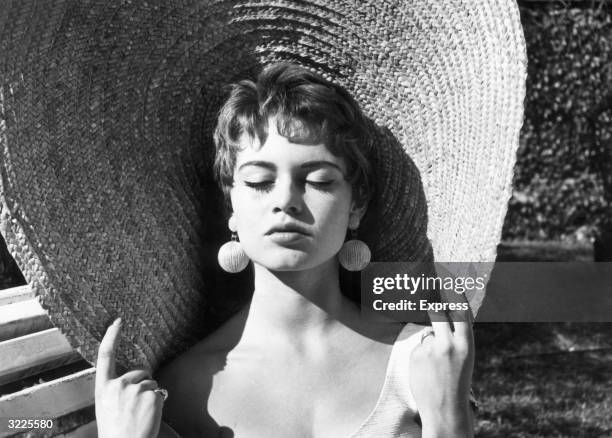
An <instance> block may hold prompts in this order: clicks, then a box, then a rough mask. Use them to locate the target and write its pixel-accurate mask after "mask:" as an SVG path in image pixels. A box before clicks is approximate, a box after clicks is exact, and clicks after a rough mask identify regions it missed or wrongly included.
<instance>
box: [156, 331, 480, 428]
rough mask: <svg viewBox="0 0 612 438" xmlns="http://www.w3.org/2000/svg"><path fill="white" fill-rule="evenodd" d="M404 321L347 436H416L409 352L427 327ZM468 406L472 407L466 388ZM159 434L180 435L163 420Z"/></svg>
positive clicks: (474, 404)
mask: <svg viewBox="0 0 612 438" xmlns="http://www.w3.org/2000/svg"><path fill="white" fill-rule="evenodd" d="M408 327H409V326H408V325H406V326H405V327H404V328H403V329H402V330H401V331H400V333H399V335H398V337H397V339H396V341H395V343H394V344H393V348H392V349H391V355H390V356H389V362H388V364H387V371H386V374H385V381H384V383H383V387H382V389H381V391H380V395H379V396H378V400H377V402H376V405H375V406H374V409H373V410H372V412H371V413H370V415H368V417H367V418H366V420H365V421H364V422H363V423H362V424H361V426H360V427H359V429H358V430H357V432H355V433H354V434H352V435H351V436H350V438H374V437H375V438H420V437H421V427H420V426H419V424H417V422H416V419H417V408H416V402H415V400H414V397H413V396H412V392H411V391H410V382H409V380H408V379H409V376H410V354H411V353H412V349H413V348H415V347H416V346H417V345H418V344H419V342H421V336H422V334H423V333H424V332H425V331H428V330H431V327H429V326H425V327H423V329H422V330H419V331H418V332H415V333H413V334H412V335H410V334H409V330H406V329H407V328H408ZM470 401H471V403H472V406H473V407H474V408H475V407H476V402H475V400H474V397H473V394H472V393H471V392H470ZM162 431H163V432H164V433H163V434H160V436H164V437H168V438H171V437H172V438H174V437H178V438H180V436H179V435H178V434H177V433H176V432H175V431H174V430H172V428H171V427H170V426H168V425H166V424H162Z"/></svg>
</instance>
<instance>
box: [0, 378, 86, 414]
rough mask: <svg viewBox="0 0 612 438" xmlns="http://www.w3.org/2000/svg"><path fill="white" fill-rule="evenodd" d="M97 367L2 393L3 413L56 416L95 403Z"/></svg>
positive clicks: (1, 409)
mask: <svg viewBox="0 0 612 438" xmlns="http://www.w3.org/2000/svg"><path fill="white" fill-rule="evenodd" d="M95 373H96V370H95V368H89V369H87V370H83V371H79V372H78V373H74V374H71V375H70V376H66V377H62V378H61V379H57V380H52V381H50V382H46V383H41V384H39V385H36V386H33V387H31V388H26V389H24V390H21V391H19V392H15V393H13V394H8V395H5V396H3V397H0V417H8V418H57V417H61V416H62V415H66V414H68V413H70V412H74V411H77V410H79V409H83V408H86V407H88V406H91V405H93V404H94V378H95Z"/></svg>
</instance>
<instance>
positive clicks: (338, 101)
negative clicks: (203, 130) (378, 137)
mask: <svg viewBox="0 0 612 438" xmlns="http://www.w3.org/2000/svg"><path fill="white" fill-rule="evenodd" d="M271 119H275V120H276V127H277V130H278V133H279V134H280V135H282V136H284V137H286V138H287V139H288V140H289V141H292V142H299V143H303V144H318V143H323V144H325V146H326V147H327V148H328V149H329V150H330V152H331V153H332V154H334V155H335V156H337V157H342V158H344V160H345V162H346V166H347V180H348V182H349V183H350V184H351V186H352V188H353V199H355V201H356V202H357V203H358V204H359V205H365V203H367V201H368V200H369V199H370V197H371V195H372V192H373V190H374V187H373V178H372V168H371V166H370V163H369V160H368V155H369V153H370V150H371V140H370V137H369V135H368V133H367V129H366V126H367V120H366V118H365V117H364V115H363V113H362V112H361V109H360V108H359V105H358V104H357V102H356V101H355V100H354V99H353V98H352V97H351V95H350V94H349V93H348V92H347V91H346V90H344V89H343V88H342V87H340V86H338V85H336V84H333V83H332V82H330V81H328V80H326V79H325V78H323V77H322V76H319V75H318V74H316V73H313V72H311V71H310V70H307V69H306V68H303V67H300V66H298V65H294V64H289V63H278V64H272V65H270V66H268V67H266V68H265V69H264V70H263V71H262V72H261V73H260V74H259V75H258V76H257V79H256V80H255V81H251V80H242V81H240V82H238V83H235V84H232V85H231V88H230V93H229V97H228V98H227V101H226V102H225V104H224V105H223V107H222V108H221V110H220V112H219V118H218V121H217V126H216V128H215V132H214V137H213V138H214V142H215V147H216V156H215V163H214V170H215V176H216V178H217V181H218V183H219V185H220V186H221V189H222V190H223V193H224V195H225V198H226V201H227V203H228V204H229V191H230V189H231V187H232V185H233V182H234V167H235V164H236V153H237V151H238V150H240V139H241V137H242V136H243V135H248V136H249V137H251V138H252V139H258V140H259V144H260V145H261V144H264V143H265V141H266V138H267V135H268V132H267V131H268V121H269V120H271Z"/></svg>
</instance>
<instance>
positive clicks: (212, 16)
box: [0, 0, 526, 369]
mask: <svg viewBox="0 0 612 438" xmlns="http://www.w3.org/2000/svg"><path fill="white" fill-rule="evenodd" d="M275 61H289V62H294V63H297V64H300V65H303V66H305V67H307V68H309V69H313V70H315V71H317V72H319V73H321V74H322V75H324V76H325V77H326V78H328V79H331V80H333V81H334V82H336V83H338V84H340V85H342V86H344V87H345V88H346V89H347V90H348V91H349V92H351V93H352V94H353V96H355V98H356V99H357V100H358V102H359V103H360V105H361V106H362V109H363V111H364V113H365V115H366V116H367V117H368V118H369V120H370V121H371V122H372V135H373V136H374V138H375V142H376V148H375V153H374V156H373V157H372V161H373V164H374V167H375V171H376V178H377V181H376V183H377V186H378V189H377V194H376V198H375V199H374V201H373V203H372V205H371V206H370V209H369V212H368V215H369V217H370V224H373V226H372V225H371V226H370V228H371V230H370V232H369V234H368V235H367V239H366V240H367V243H368V244H369V245H370V247H371V249H372V253H373V260H375V261H376V260H378V261H418V260H430V259H431V257H432V251H431V248H433V255H434V256H435V259H436V260H441V261H476V262H477V261H492V260H494V259H495V254H496V245H497V243H498V241H499V238H500V234H501V227H502V223H503V219H504V216H505V212H506V204H507V201H508V198H509V197H510V194H511V180H512V168H513V165H514V162H515V154H516V149H517V146H518V135H519V129H520V126H521V123H522V114H523V109H522V104H523V97H524V82H525V75H526V56H525V47H524V41H523V35H522V30H521V26H520V20H519V12H518V7H517V5H516V4H515V2H514V1H511V0H481V1H475V0H428V1H400V0H385V1H383V0H370V1H363V0H325V1H322V0H291V1H288V0H274V1H268V0H261V1H227V0H225V1H213V0H209V1H205V0H195V1H184V2H169V1H168V2H155V1H154V2H145V1H138V0H126V1H108V0H100V1H97V0H91V1H78V2H75V1H53V2H37V1H33V0H26V1H9V2H5V3H4V4H3V5H2V10H1V11H0V146H1V153H2V156H1V166H0V172H1V189H2V191H1V214H0V228H1V231H2V234H3V236H4V238H5V240H6V242H7V245H8V248H9V250H10V252H11V253H12V255H13V256H14V257H15V260H16V262H17V264H18V265H19V267H20V268H21V270H22V271H23V273H24V275H25V277H26V279H27V281H28V282H29V283H30V284H31V285H32V287H33V289H34V290H35V292H36V294H37V295H38V296H39V297H40V300H41V303H42V304H43V306H44V307H45V309H47V311H48V312H49V315H50V317H51V319H52V321H53V322H54V324H56V325H57V326H58V327H59V328H60V329H61V330H62V332H63V333H65V335H66V336H67V337H68V339H69V340H70V341H71V343H72V344H73V345H74V346H75V347H77V348H78V349H79V351H80V352H81V353H82V354H83V356H84V357H85V358H86V359H88V360H90V361H93V360H94V359H95V356H96V353H97V348H98V343H99V340H100V339H101V338H102V336H103V334H104V331H105V329H106V327H107V326H108V324H109V323H110V322H111V321H112V320H113V319H114V318H116V317H117V316H122V317H123V321H124V324H123V327H124V329H123V338H122V341H121V343H120V348H119V356H118V359H119V361H120V362H121V363H122V364H123V365H125V366H136V365H139V366H145V367H148V368H152V369H155V368H156V367H158V366H159V365H160V363H161V362H163V361H165V360H167V359H169V358H171V357H173V356H174V355H176V354H177V353H179V352H180V351H182V350H184V349H186V348H188V347H189V346H190V345H192V344H193V342H195V340H197V339H198V337H200V336H202V335H203V334H205V333H207V331H208V330H211V329H212V328H213V327H214V325H215V324H217V323H218V322H219V321H217V320H216V319H215V318H217V317H219V315H225V314H226V313H227V312H229V311H230V310H231V309H230V310H228V308H229V307H231V306H229V305H228V304H227V303H233V302H236V303H237V302H239V301H240V300H239V299H238V298H235V297H236V296H240V293H239V291H237V290H235V289H237V288H238V286H236V285H237V284H238V282H233V280H231V279H228V278H227V277H224V276H223V274H222V273H221V272H220V270H219V269H218V267H217V266H216V263H215V259H216V252H217V250H218V247H219V246H220V245H221V243H222V242H223V241H226V240H228V238H229V231H228V230H227V228H226V218H225V217H224V216H223V213H222V211H221V209H220V205H221V204H222V202H220V192H219V190H218V189H217V187H216V185H215V183H214V181H213V178H212V172H211V167H210V165H211V162H212V158H213V157H212V152H213V149H214V148H213V144H212V137H211V133H212V130H213V127H214V125H215V122H216V116H217V111H218V110H219V108H220V105H221V104H222V102H223V99H224V98H225V97H226V95H227V89H226V87H225V86H226V85H227V84H229V83H231V82H235V81H237V80H241V79H244V78H253V77H254V76H255V75H256V74H257V72H259V71H260V70H261V69H262V67H263V66H265V65H267V64H269V63H271V62H275ZM409 157H410V158H409ZM416 169H418V171H417V170H416ZM419 172H420V178H421V179H419ZM421 181H422V186H421ZM424 196H425V197H424ZM425 198H426V200H427V206H428V214H427V211H426V210H427V208H426V205H425V202H424V199H425ZM428 239H429V240H428ZM430 242H431V246H430ZM478 305H479V303H472V307H475V308H477V307H478ZM224 312H226V313H224Z"/></svg>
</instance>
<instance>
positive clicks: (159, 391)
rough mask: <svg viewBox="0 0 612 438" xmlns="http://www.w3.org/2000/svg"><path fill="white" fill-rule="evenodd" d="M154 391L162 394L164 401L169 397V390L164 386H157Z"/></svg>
mask: <svg viewBox="0 0 612 438" xmlns="http://www.w3.org/2000/svg"><path fill="white" fill-rule="evenodd" d="M153 392H155V393H157V394H159V395H161V396H162V398H163V399H164V401H166V399H167V398H168V390H167V389H164V388H156V389H154V390H153Z"/></svg>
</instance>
